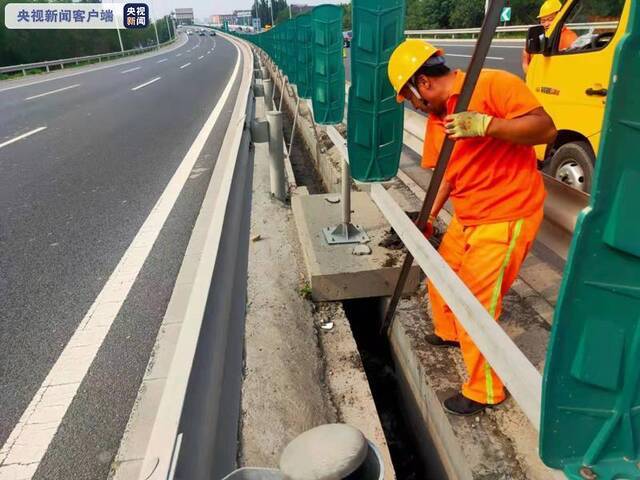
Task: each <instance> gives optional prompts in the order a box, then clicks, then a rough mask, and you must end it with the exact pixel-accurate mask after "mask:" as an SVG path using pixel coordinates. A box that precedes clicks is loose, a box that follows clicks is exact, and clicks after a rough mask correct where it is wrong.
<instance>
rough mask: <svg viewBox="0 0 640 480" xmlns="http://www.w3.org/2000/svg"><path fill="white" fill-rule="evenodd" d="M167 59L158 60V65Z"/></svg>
mask: <svg viewBox="0 0 640 480" xmlns="http://www.w3.org/2000/svg"><path fill="white" fill-rule="evenodd" d="M166 61H167V59H166V58H161V59H160V60H158V61H157V62H156V63H162V62H166Z"/></svg>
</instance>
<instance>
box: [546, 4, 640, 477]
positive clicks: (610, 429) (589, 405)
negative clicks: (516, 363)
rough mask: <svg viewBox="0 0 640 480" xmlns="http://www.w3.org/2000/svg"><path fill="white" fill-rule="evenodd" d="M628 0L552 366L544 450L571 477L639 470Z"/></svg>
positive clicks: (637, 32)
mask: <svg viewBox="0 0 640 480" xmlns="http://www.w3.org/2000/svg"><path fill="white" fill-rule="evenodd" d="M626 8H630V9H631V13H630V22H629V27H628V30H627V35H626V36H624V37H623V38H622V40H621V42H620V44H619V45H618V47H617V49H616V57H615V61H614V65H613V71H612V77H611V82H610V84H609V94H608V98H607V105H606V114H605V120H604V126H603V129H602V132H603V135H602V140H601V145H600V149H599V155H598V160H597V162H596V176H595V182H594V185H593V191H592V196H591V204H590V206H589V208H587V209H585V211H584V212H582V214H581V215H580V217H579V219H578V223H577V225H576V229H575V234H574V238H573V244H572V246H571V251H570V254H569V259H568V261H567V266H566V268H565V276H564V279H563V283H562V288H561V290H560V296H559V299H558V305H557V307H556V310H555V319H554V324H553V329H552V334H551V340H550V343H549V350H548V355H547V361H546V368H545V372H544V385H543V399H542V400H543V404H542V425H541V430H540V454H541V457H542V459H543V460H544V462H545V463H546V464H547V465H550V466H552V467H555V468H560V469H564V471H565V473H566V474H567V476H568V477H569V478H572V479H583V478H597V479H598V480H614V479H615V480H621V479H632V478H633V479H636V478H640V468H639V463H638V460H639V457H640V455H639V450H640V361H639V360H640V246H639V245H640V216H639V215H638V205H640V187H639V185H640V171H639V167H638V165H639V162H638V155H637V154H635V153H633V152H632V151H630V150H629V146H637V145H640V96H639V95H638V78H640V62H639V61H638V51H640V8H638V2H627V6H626ZM623 18H624V15H623ZM620 28H625V25H622V24H621V25H620ZM581 469H582V474H581V473H580V470H581ZM586 469H588V470H586ZM585 475H587V476H585Z"/></svg>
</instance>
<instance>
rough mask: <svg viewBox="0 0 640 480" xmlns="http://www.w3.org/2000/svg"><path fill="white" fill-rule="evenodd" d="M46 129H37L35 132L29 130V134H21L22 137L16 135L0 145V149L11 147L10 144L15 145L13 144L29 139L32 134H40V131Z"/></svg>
mask: <svg viewBox="0 0 640 480" xmlns="http://www.w3.org/2000/svg"><path fill="white" fill-rule="evenodd" d="M46 129H47V127H38V128H36V129H35V130H31V131H30V132H27V133H23V134H22V135H18V136H17V137H15V138H12V139H11V140H7V141H6V142H4V143H0V148H3V147H6V146H7V145H11V144H12V143H15V142H17V141H19V140H22V139H23V138H27V137H30V136H31V135H33V134H34V133H38V132H41V131H42V130H46Z"/></svg>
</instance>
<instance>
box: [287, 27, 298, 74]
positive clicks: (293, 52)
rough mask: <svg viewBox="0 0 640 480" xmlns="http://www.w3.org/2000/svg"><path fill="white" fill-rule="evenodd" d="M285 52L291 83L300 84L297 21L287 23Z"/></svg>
mask: <svg viewBox="0 0 640 480" xmlns="http://www.w3.org/2000/svg"><path fill="white" fill-rule="evenodd" d="M284 25H285V35H286V37H285V38H286V43H285V52H286V58H287V61H286V72H287V76H288V77H289V83H294V84H297V83H298V51H297V42H296V37H297V32H296V21H295V20H289V21H287V22H285V24H284Z"/></svg>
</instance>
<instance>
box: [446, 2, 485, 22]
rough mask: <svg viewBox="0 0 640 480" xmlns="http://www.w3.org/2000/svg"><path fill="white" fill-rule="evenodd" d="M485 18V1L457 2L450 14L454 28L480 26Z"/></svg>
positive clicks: (450, 20)
mask: <svg viewBox="0 0 640 480" xmlns="http://www.w3.org/2000/svg"><path fill="white" fill-rule="evenodd" d="M483 19H484V1H483V0H466V1H464V2H455V5H454V7H453V9H452V10H451V14H450V15H449V24H450V26H451V27H452V28H471V27H478V26H480V25H482V20H483Z"/></svg>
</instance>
